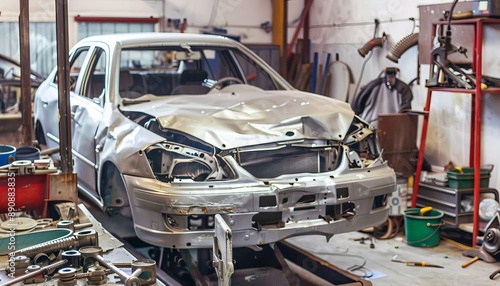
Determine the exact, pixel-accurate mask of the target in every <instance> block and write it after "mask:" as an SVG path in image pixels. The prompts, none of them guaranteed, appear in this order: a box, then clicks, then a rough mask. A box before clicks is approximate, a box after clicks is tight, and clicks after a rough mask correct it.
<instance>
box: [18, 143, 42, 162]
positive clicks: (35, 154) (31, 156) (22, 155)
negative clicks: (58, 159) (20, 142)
mask: <svg viewBox="0 0 500 286" xmlns="http://www.w3.org/2000/svg"><path fill="white" fill-rule="evenodd" d="M38 159H40V149H38V148H35V147H30V146H23V147H19V148H17V151H16V161H20V160H31V161H33V160H38Z"/></svg>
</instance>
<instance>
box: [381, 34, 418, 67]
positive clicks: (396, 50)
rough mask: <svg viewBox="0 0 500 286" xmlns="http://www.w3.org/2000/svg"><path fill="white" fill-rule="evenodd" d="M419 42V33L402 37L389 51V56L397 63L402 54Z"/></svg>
mask: <svg viewBox="0 0 500 286" xmlns="http://www.w3.org/2000/svg"><path fill="white" fill-rule="evenodd" d="M417 43H418V33H413V34H409V35H407V36H406V37H404V38H403V39H401V40H400V41H399V42H398V43H397V44H396V45H394V47H393V48H392V50H391V51H389V53H387V56H386V57H387V58H388V59H389V60H391V61H393V62H395V63H397V62H398V61H399V58H400V57H401V55H402V54H403V53H404V52H406V50H408V49H409V48H411V47H413V46H414V45H416V44H417Z"/></svg>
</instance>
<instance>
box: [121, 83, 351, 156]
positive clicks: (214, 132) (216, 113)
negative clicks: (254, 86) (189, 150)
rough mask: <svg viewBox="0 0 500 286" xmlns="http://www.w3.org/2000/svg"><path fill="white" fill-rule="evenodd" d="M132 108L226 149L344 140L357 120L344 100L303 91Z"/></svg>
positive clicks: (174, 99) (179, 99)
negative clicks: (288, 141)
mask: <svg viewBox="0 0 500 286" xmlns="http://www.w3.org/2000/svg"><path fill="white" fill-rule="evenodd" d="M127 109H135V110H137V111H141V112H144V113H148V114H150V115H152V116H154V117H156V118H157V120H158V123H159V124H160V125H161V126H162V127H163V128H168V129H175V130H179V131H182V132H185V133H187V134H190V135H193V136H195V137H197V138H199V139H201V140H204V141H205V142H208V143H210V144H212V145H214V146H216V147H218V148H221V149H230V148H235V147H241V146H249V145H257V144H263V143H270V142H280V141H287V140H300V139H305V138H308V139H327V140H343V139H344V137H345V135H346V133H347V131H348V129H349V126H350V124H351V122H352V120H353V117H354V112H353V111H352V109H351V107H350V106H349V105H348V104H347V103H345V102H342V101H338V100H335V99H332V98H328V97H325V96H321V95H316V94H312V93H307V92H301V91H244V92H232V93H208V94H205V95H181V96H166V97H165V98H162V99H159V100H155V101H152V102H148V103H142V104H137V105H134V106H130V107H129V108H127Z"/></svg>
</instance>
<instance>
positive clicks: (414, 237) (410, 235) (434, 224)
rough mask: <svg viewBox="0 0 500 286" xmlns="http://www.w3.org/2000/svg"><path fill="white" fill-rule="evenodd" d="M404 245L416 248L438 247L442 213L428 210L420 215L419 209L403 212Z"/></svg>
mask: <svg viewBox="0 0 500 286" xmlns="http://www.w3.org/2000/svg"><path fill="white" fill-rule="evenodd" d="M404 218H405V234H406V243H407V244H408V245H411V246H418V247H434V246H438V245H439V242H440V241H441V232H440V228H441V225H442V219H443V212H440V211H438V210H430V211H428V212H426V213H424V214H423V215H420V208H413V209H406V210H405V211H404Z"/></svg>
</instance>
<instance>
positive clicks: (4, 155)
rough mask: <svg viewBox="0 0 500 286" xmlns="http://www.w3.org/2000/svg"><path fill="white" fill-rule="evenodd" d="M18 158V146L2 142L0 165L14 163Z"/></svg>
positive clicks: (0, 145) (0, 146)
mask: <svg viewBox="0 0 500 286" xmlns="http://www.w3.org/2000/svg"><path fill="white" fill-rule="evenodd" d="M15 158H16V147H14V146H10V145H4V144H0V166H3V165H7V164H9V163H12V161H14V160H15Z"/></svg>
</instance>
